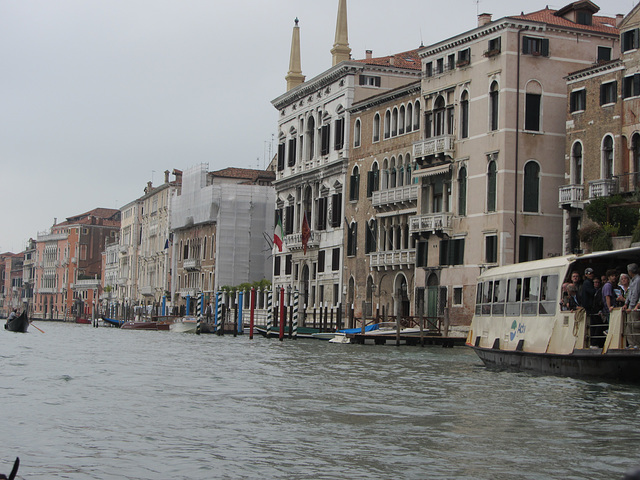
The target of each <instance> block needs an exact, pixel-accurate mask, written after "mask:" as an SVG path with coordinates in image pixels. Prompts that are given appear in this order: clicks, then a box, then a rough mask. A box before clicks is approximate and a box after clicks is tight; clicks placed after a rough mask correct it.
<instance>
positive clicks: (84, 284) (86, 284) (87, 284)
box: [72, 278, 100, 289]
mask: <svg viewBox="0 0 640 480" xmlns="http://www.w3.org/2000/svg"><path fill="white" fill-rule="evenodd" d="M99 287H100V279H99V278H87V279H83V280H78V281H77V282H75V283H74V284H73V286H72V288H86V289H95V288H99Z"/></svg>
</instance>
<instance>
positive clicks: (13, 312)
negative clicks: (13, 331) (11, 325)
mask: <svg viewBox="0 0 640 480" xmlns="http://www.w3.org/2000/svg"><path fill="white" fill-rule="evenodd" d="M17 316H18V309H17V308H14V309H13V310H11V313H10V314H9V318H7V321H8V322H9V321H11V320H13V319H14V318H16V317H17Z"/></svg>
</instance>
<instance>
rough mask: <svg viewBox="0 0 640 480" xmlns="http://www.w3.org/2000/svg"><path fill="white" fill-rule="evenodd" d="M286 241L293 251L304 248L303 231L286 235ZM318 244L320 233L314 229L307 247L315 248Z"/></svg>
mask: <svg viewBox="0 0 640 480" xmlns="http://www.w3.org/2000/svg"><path fill="white" fill-rule="evenodd" d="M284 243H285V245H286V246H287V248H288V249H289V250H291V251H296V250H302V233H292V234H289V235H285V237H284ZM318 245H320V233H319V232H313V231H312V232H311V235H310V236H309V241H308V242H307V248H315V247H318Z"/></svg>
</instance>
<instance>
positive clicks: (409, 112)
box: [407, 104, 413, 133]
mask: <svg viewBox="0 0 640 480" xmlns="http://www.w3.org/2000/svg"><path fill="white" fill-rule="evenodd" d="M412 127H413V105H411V104H409V105H407V133H409V132H411V131H412V130H413V128H412Z"/></svg>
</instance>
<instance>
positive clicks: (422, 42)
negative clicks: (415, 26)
mask: <svg viewBox="0 0 640 480" xmlns="http://www.w3.org/2000/svg"><path fill="white" fill-rule="evenodd" d="M420 47H424V40H422V29H420Z"/></svg>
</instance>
